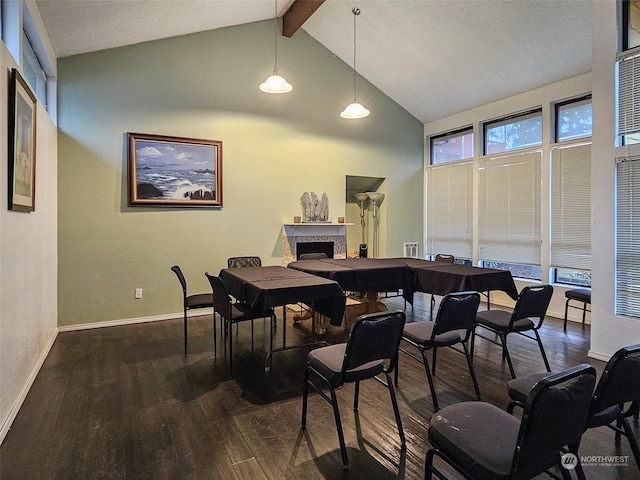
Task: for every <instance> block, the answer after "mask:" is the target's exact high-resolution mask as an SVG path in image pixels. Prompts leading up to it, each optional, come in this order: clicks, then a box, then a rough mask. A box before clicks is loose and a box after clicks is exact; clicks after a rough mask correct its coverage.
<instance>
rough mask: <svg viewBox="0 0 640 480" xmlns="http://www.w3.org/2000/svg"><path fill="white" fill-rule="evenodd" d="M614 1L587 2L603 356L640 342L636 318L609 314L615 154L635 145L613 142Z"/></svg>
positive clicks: (598, 333) (595, 338) (596, 314)
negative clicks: (589, 6)
mask: <svg viewBox="0 0 640 480" xmlns="http://www.w3.org/2000/svg"><path fill="white" fill-rule="evenodd" d="M617 3H618V2H598V1H594V2H593V77H592V78H593V146H592V159H591V173H592V176H591V178H592V180H591V182H592V183H591V193H592V209H593V214H592V217H593V220H592V234H591V250H592V269H593V274H592V294H591V300H592V302H593V304H592V308H593V313H592V315H593V320H592V323H591V325H592V326H591V350H590V352H589V354H590V355H592V356H594V357H596V358H608V357H609V356H611V355H612V354H613V353H615V351H616V350H618V349H619V348H621V347H623V346H626V345H632V344H635V343H640V319H637V318H636V319H633V318H625V317H619V316H616V315H615V313H614V312H615V308H614V306H615V268H614V267H615V159H616V157H624V156H627V155H638V154H640V151H639V150H638V148H637V147H638V146H637V145H636V146H634V147H635V148H631V147H623V148H616V147H615V138H616V136H615V135H616V132H615V124H616V121H615V56H616V43H617V42H616V39H617V33H616V16H617V12H616V8H617Z"/></svg>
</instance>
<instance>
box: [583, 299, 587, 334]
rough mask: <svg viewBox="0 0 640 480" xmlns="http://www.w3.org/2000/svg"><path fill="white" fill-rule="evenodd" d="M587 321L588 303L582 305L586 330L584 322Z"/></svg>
mask: <svg viewBox="0 0 640 480" xmlns="http://www.w3.org/2000/svg"><path fill="white" fill-rule="evenodd" d="M586 320H587V302H584V303H583V304H582V328H584V322H585V321H586Z"/></svg>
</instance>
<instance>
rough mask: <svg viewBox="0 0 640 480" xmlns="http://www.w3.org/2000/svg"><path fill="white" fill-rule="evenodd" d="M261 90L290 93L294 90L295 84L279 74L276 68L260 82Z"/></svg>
mask: <svg viewBox="0 0 640 480" xmlns="http://www.w3.org/2000/svg"><path fill="white" fill-rule="evenodd" d="M260 90H262V91H263V92H265V93H288V92H290V91H291V90H293V85H291V84H290V83H289V82H287V81H286V80H285V79H284V77H281V76H280V75H278V71H277V70H274V71H273V75H271V76H270V77H269V78H267V79H266V80H265V81H264V82H263V83H261V84H260Z"/></svg>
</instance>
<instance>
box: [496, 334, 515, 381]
mask: <svg viewBox="0 0 640 480" xmlns="http://www.w3.org/2000/svg"><path fill="white" fill-rule="evenodd" d="M498 337H499V338H500V342H501V343H502V356H503V357H504V358H506V359H507V365H508V366H509V373H511V378H516V372H515V370H514V369H513V363H512V362H511V355H509V349H508V348H507V336H506V335H502V334H498Z"/></svg>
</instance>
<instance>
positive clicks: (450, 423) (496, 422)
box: [429, 402, 520, 479]
mask: <svg viewBox="0 0 640 480" xmlns="http://www.w3.org/2000/svg"><path fill="white" fill-rule="evenodd" d="M519 429H520V421H519V420H518V419H517V418H515V417H513V416H512V415H509V414H508V413H507V412H505V411H503V410H500V409H499V408H498V407H496V406H494V405H491V404H489V403H485V402H461V403H456V404H453V405H451V406H449V407H445V408H443V409H442V410H440V411H439V412H437V413H435V414H434V415H433V417H431V426H430V427H429V442H430V443H431V444H432V445H433V446H434V447H436V448H438V449H439V450H441V451H442V452H443V453H445V454H446V455H447V456H448V457H449V458H451V459H452V460H453V461H454V462H455V463H457V464H459V465H460V466H462V467H463V468H464V469H465V470H466V471H467V472H469V473H470V474H471V476H472V477H473V478H478V479H503V478H504V479H507V478H509V474H510V471H511V464H512V462H513V455H514V452H515V447H516V441H517V438H518V430H519Z"/></svg>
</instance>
